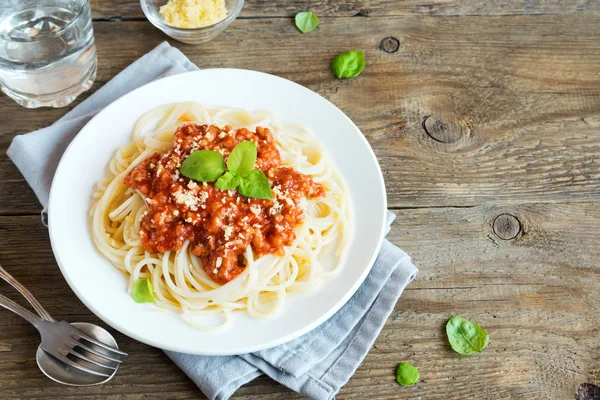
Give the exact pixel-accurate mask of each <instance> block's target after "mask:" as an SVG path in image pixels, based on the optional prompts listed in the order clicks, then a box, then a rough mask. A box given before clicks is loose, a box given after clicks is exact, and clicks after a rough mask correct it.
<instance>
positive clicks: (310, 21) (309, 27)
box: [294, 11, 320, 33]
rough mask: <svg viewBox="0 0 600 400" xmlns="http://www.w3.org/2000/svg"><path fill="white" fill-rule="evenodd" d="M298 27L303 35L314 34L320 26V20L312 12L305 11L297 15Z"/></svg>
mask: <svg viewBox="0 0 600 400" xmlns="http://www.w3.org/2000/svg"><path fill="white" fill-rule="evenodd" d="M294 20H295V22H296V27H298V29H300V31H301V32H302V33H308V32H312V31H314V30H315V29H317V26H319V22H320V21H319V18H318V17H317V16H316V15H315V14H313V12H312V11H304V12H301V13H298V14H296V17H295V18H294Z"/></svg>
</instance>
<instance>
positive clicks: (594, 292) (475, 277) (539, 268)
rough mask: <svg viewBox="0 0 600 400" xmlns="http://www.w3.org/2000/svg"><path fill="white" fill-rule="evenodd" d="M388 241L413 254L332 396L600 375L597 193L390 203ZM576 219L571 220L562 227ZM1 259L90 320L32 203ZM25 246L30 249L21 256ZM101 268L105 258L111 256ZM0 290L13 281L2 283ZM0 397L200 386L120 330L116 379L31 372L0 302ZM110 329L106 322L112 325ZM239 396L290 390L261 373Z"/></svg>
mask: <svg viewBox="0 0 600 400" xmlns="http://www.w3.org/2000/svg"><path fill="white" fill-rule="evenodd" d="M503 213H509V214H511V215H514V216H515V217H517V218H518V219H519V221H520V222H521V224H522V227H523V229H522V231H521V233H520V234H519V236H517V238H515V239H514V240H510V241H505V240H500V239H498V238H497V237H496V236H495V235H494V233H493V229H492V223H493V221H494V219H495V217H496V216H498V215H500V214H503ZM396 215H397V219H396V222H395V223H394V225H393V228H392V231H391V233H390V235H389V238H390V240H391V241H392V242H393V243H395V244H397V245H399V246H401V247H402V248H403V249H404V250H406V251H407V252H408V253H409V254H411V255H412V257H413V261H414V262H415V263H416V264H417V265H418V266H419V267H420V275H419V278H418V280H417V281H415V282H414V283H412V284H411V285H410V286H409V288H408V289H407V290H406V291H405V293H404V294H403V296H402V297H401V299H400V301H399V303H398V304H397V306H396V309H395V311H394V312H393V314H392V316H391V317H390V319H389V320H388V322H387V324H386V325H385V327H384V329H383V331H382V333H381V335H380V336H379V338H378V339H377V341H376V343H375V345H374V347H373V348H372V350H371V352H370V353H369V354H368V356H367V358H366V359H365V361H364V362H363V364H362V365H361V367H360V368H359V370H358V371H357V372H356V374H355V375H354V376H353V377H352V378H351V379H350V381H349V382H348V384H347V385H346V386H345V387H344V388H343V389H342V391H341V393H340V394H339V396H338V397H339V398H341V399H364V398H365V397H364V396H365V393H366V391H367V390H368V392H369V398H372V399H381V400H383V399H391V398H420V399H471V398H478V399H490V400H492V399H509V398H510V399H540V400H541V399H567V398H572V396H573V393H574V391H575V389H576V388H577V386H579V384H580V383H581V382H584V381H598V380H600V368H599V365H600V363H599V361H600V353H599V350H600V345H599V343H598V340H597V333H596V332H597V331H598V330H599V329H600V318H599V317H598V315H600V279H599V278H600V268H599V267H598V263H597V260H598V258H599V257H600V248H599V247H598V246H597V233H598V232H599V231H600V210H599V209H598V207H597V204H595V203H578V204H561V205H557V204H522V205H518V206H488V205H486V206H478V207H471V208H443V209H414V210H398V211H396ZM565 226H572V227H575V226H576V229H575V228H574V229H564V227H565ZM0 243H4V244H7V245H3V246H2V247H1V248H0V262H1V263H2V264H3V265H4V266H5V267H6V269H7V270H8V271H9V272H10V273H11V274H13V275H14V276H15V277H16V278H17V279H19V280H20V281H21V282H23V283H24V284H25V285H27V286H28V287H29V288H30V289H31V291H32V292H33V293H34V294H35V295H36V296H38V297H39V299H40V301H41V302H42V303H43V304H44V305H45V306H46V308H47V309H48V311H49V312H50V313H52V314H54V315H55V316H56V317H58V318H65V319H68V320H71V321H86V322H99V321H98V319H97V318H96V317H94V316H93V315H92V314H91V313H90V312H89V311H88V310H87V309H86V308H85V307H84V306H83V304H82V303H81V302H79V300H78V299H77V298H76V297H75V295H74V294H73V293H72V292H71V290H70V289H69V287H68V286H67V284H66V282H65V281H64V279H63V278H62V277H61V275H60V272H59V271H58V268H57V266H56V264H55V262H54V259H53V257H52V253H51V250H50V245H49V242H48V237H47V231H46V229H45V228H44V227H42V226H41V225H40V224H39V220H38V218H37V217H36V216H29V217H14V216H13V217H0ZM24 252H27V254H29V257H27V258H24V257H23V253H24ZM107 267H108V266H107ZM0 291H2V292H3V293H10V295H11V297H13V298H17V297H16V294H15V292H14V291H12V290H9V289H8V287H7V285H6V284H4V283H0ZM454 314H460V315H463V316H465V317H467V318H469V319H472V320H474V321H477V322H478V323H479V324H481V326H483V327H484V328H486V329H487V330H488V332H489V334H490V345H489V347H488V348H487V349H486V350H485V351H484V352H482V353H481V354H478V355H474V356H471V357H461V356H459V355H457V354H456V353H453V352H452V350H451V349H450V347H449V345H448V344H447V342H446V339H445V333H444V326H445V323H446V321H447V320H448V318H449V317H450V316H451V315H454ZM0 332H2V334H1V335H0V338H1V339H0V348H7V347H10V348H11V351H10V352H0V387H2V389H3V391H2V393H3V394H2V398H3V399H5V398H7V399H12V398H27V399H33V398H40V399H48V398H65V399H71V398H73V399H74V398H78V399H100V398H102V399H104V398H119V399H141V398H185V399H187V398H198V397H199V394H198V393H199V392H198V389H197V388H196V387H195V386H194V385H193V384H192V383H191V382H190V381H188V380H187V379H186V378H185V376H184V375H183V373H181V372H180V371H178V370H177V368H176V367H175V366H174V365H172V364H171V363H170V362H169V360H168V359H167V358H166V357H165V356H164V355H163V354H162V353H161V352H160V351H159V350H156V349H153V348H150V347H148V346H145V345H143V344H140V343H137V342H135V341H133V340H131V339H129V338H127V337H125V336H123V335H120V334H118V333H117V334H116V335H117V340H118V341H119V343H120V344H122V347H123V348H124V349H126V350H127V351H129V353H130V354H131V356H130V357H129V358H128V360H127V361H126V363H125V364H124V365H123V368H122V370H121V371H120V372H119V374H118V375H117V377H116V378H115V380H114V381H112V382H110V383H108V384H106V385H104V386H102V387H96V388H94V387H92V388H78V389H73V388H64V387H60V386H57V385H54V384H52V383H51V382H50V381H48V380H47V379H45V378H43V377H42V375H41V373H39V372H38V371H37V367H36V365H35V362H34V359H33V356H34V350H35V346H36V345H37V340H38V338H37V335H36V334H35V331H34V330H33V328H31V327H30V326H28V325H27V323H26V322H24V321H22V320H20V319H19V318H18V317H16V316H14V315H13V314H9V313H7V312H4V311H2V312H0ZM113 332H114V331H113ZM399 361H408V362H411V363H412V364H414V365H416V366H418V367H419V369H420V372H421V378H422V381H421V383H419V384H418V385H416V386H412V387H406V388H401V387H400V386H398V384H397V383H396V382H395V380H394V373H393V371H394V367H395V365H396V364H397V363H398V362H399ZM234 398H238V399H263V398H264V399H283V398H292V399H295V398H300V397H299V396H296V395H293V394H292V393H291V392H289V391H288V390H287V389H285V388H284V387H281V386H279V385H275V384H273V383H271V382H270V381H269V380H268V379H266V378H261V379H259V380H257V381H256V382H253V383H251V384H249V385H248V386H245V387H243V388H242V389H241V390H240V391H239V392H238V394H237V395H236V396H235V397H234Z"/></svg>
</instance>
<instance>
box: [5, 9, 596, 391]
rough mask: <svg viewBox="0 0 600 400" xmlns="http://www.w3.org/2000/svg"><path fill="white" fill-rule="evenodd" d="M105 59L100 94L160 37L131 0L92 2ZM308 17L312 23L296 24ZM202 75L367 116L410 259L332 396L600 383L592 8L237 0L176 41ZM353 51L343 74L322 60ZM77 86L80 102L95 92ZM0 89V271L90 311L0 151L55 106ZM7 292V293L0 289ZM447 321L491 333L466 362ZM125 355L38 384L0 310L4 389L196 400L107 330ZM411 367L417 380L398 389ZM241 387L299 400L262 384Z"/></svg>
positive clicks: (168, 371) (20, 331)
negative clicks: (80, 383) (227, 13)
mask: <svg viewBox="0 0 600 400" xmlns="http://www.w3.org/2000/svg"><path fill="white" fill-rule="evenodd" d="M91 3H92V9H93V16H94V21H95V22H94V30H95V33H96V43H97V47H98V57H99V60H100V65H99V71H98V78H97V80H96V83H95V85H94V90H95V89H97V88H99V87H101V86H102V85H104V84H105V83H106V82H107V81H108V80H109V79H111V78H112V77H113V76H115V74H117V73H118V72H119V71H121V70H122V69H123V68H124V67H126V66H127V65H128V64H130V63H131V62H132V61H134V60H135V59H137V58H138V57H140V56H141V55H142V54H144V53H146V52H147V51H149V50H151V49H152V48H153V47H155V46H156V45H157V44H159V43H160V42H161V41H163V40H165V39H166V37H165V36H164V35H163V34H162V33H161V32H160V31H158V30H157V29H155V28H154V27H153V26H152V25H151V24H150V23H149V22H148V21H147V20H146V19H145V18H144V16H143V14H142V12H141V10H140V8H139V2H138V1H136V0H124V1H118V0H92V2H91ZM309 8H310V9H312V10H313V11H314V12H315V13H316V14H317V15H318V16H320V17H321V26H320V27H319V29H318V30H317V31H315V32H313V33H310V34H306V35H302V34H300V32H298V31H297V29H296V27H295V26H294V24H293V22H292V16H293V15H295V13H296V12H298V11H303V10H307V9H309ZM171 44H173V45H175V46H177V47H179V48H180V49H181V50H182V51H183V52H184V53H185V54H186V55H187V56H188V57H189V58H190V59H191V60H192V61H194V62H195V63H196V64H197V65H198V66H200V67H201V68H211V67H232V68H247V69H254V70H258V71H264V72H268V73H271V74H275V75H279V76H282V77H285V78H288V79H291V80H293V81H296V82H298V83H300V84H302V85H305V86H306V87H308V88H310V89H312V90H314V91H316V92H317V93H319V94H321V95H323V96H325V97H326V98H328V99H329V100H331V101H332V102H333V103H335V104H336V105H338V106H339V107H340V108H341V109H342V110H343V111H344V112H346V113H347V114H348V115H349V116H350V118H352V120H354V121H355V122H356V124H357V125H358V126H359V127H360V128H361V130H362V131H363V132H364V134H365V136H366V137H367V139H368V140H369V142H370V143H371V145H372V146H373V148H374V150H375V152H376V154H377V156H378V158H379V161H380V163H381V166H382V169H383V172H384V175H385V179H386V183H387V190H388V201H389V206H390V208H391V209H392V210H393V212H394V213H395V214H396V215H397V219H396V223H395V224H394V226H393V229H392V232H391V234H390V235H389V237H390V239H391V240H392V241H393V242H394V243H396V244H397V245H399V246H401V247H402V248H403V249H405V250H406V251H407V252H408V253H409V254H411V255H412V257H413V260H414V262H415V264H416V265H417V266H418V267H419V268H420V274H419V277H418V280H417V281H415V282H414V283H412V284H411V285H410V287H409V288H408V289H407V290H406V291H405V293H404V294H403V296H402V298H401V300H400V301H399V302H398V304H397V306H396V309H395V311H394V313H393V314H392V316H391V317H390V319H389V321H388V322H387V324H386V325H385V327H384V329H383V331H382V332H381V334H380V336H379V338H378V339H377V341H376V343H375V345H374V347H373V348H372V349H371V352H370V353H369V355H368V356H367V358H366V359H365V360H364V362H363V363H362V366H361V367H360V368H359V369H358V371H357V372H356V374H355V375H354V376H353V377H352V379H350V381H349V382H348V384H347V385H346V386H345V387H344V388H343V389H342V391H341V392H340V394H339V398H340V399H365V398H369V399H391V398H398V399H414V398H419V399H494V400H495V399H504V398H511V399H569V398H572V397H573V395H574V391H575V389H576V388H577V386H578V385H579V384H580V383H582V382H586V381H591V382H595V383H600V367H599V366H600V338H599V335H600V334H599V331H600V261H599V260H600V245H599V244H598V242H599V236H600V2H598V1H595V0H578V1H576V2H575V1H563V2H560V1H557V0H548V1H543V0H541V1H530V0H513V1H508V0H507V1H493V2H491V1H486V0H433V1H427V2H425V1H420V0H397V1H395V0H345V1H342V0H336V1H334V0H332V1H300V0H293V1H285V0H274V1H273V0H248V1H247V4H246V6H245V8H244V10H243V12H242V14H241V15H240V17H239V18H238V20H236V21H235V22H234V23H233V24H232V25H231V26H230V28H229V29H228V30H227V31H226V32H225V33H224V34H223V35H222V36H220V37H219V38H218V39H216V40H215V41H213V42H210V43H207V44H204V45H201V46H191V45H183V44H179V43H176V42H173V41H171ZM351 49H361V50H364V52H365V54H366V57H367V68H366V69H365V71H364V72H363V74H362V75H361V76H360V77H358V78H357V79H353V80H345V81H342V80H338V79H335V78H334V77H333V76H332V75H331V73H330V72H329V62H330V60H331V59H332V57H333V56H334V55H336V54H337V53H340V52H342V51H346V50H351ZM87 95H88V94H86V95H84V96H82V97H81V99H79V100H78V101H80V100H82V99H84V98H85V97H87ZM66 111H67V110H66V109H57V110H54V109H42V110H26V109H23V108H21V107H19V106H17V105H16V104H14V103H13V102H12V101H10V100H9V99H8V98H7V97H5V96H0V150H1V151H0V264H2V265H3V266H4V267H5V268H6V269H7V270H9V271H10V272H11V273H13V274H14V276H15V277H16V278H17V279H19V280H20V281H21V282H23V283H24V284H25V285H27V286H28V287H29V288H30V289H31V290H32V291H33V293H35V294H36V295H37V296H38V297H39V299H40V300H41V302H42V303H43V304H44V305H46V307H47V308H48V310H49V311H50V313H52V314H54V315H55V316H56V317H57V318H64V319H67V320H70V321H92V322H98V319H97V318H96V317H95V316H94V315H92V314H91V313H90V311H89V310H88V309H86V308H85V307H84V306H83V304H82V303H81V302H80V301H79V300H78V299H77V298H76V297H75V295H74V294H73V293H72V292H71V290H70V288H69V287H68V285H67V284H66V282H65V281H64V279H63V278H62V276H61V274H60V272H59V271H58V267H57V265H56V262H55V261H54V258H53V256H52V251H51V250H50V243H49V240H48V233H47V231H46V228H44V227H43V226H42V225H41V224H40V217H39V213H40V209H41V207H40V205H39V204H38V202H37V200H36V198H35V196H34V194H33V192H32V191H31V189H30V188H29V187H28V185H27V183H26V182H25V181H24V180H23V178H22V177H21V174H20V173H19V171H18V170H17V169H16V167H15V166H14V165H13V164H12V162H11V161H10V160H9V159H8V158H7V157H6V155H5V151H6V149H7V148H8V146H9V144H10V141H11V139H12V138H13V137H14V136H15V135H18V134H22V133H25V132H28V131H31V130H34V129H37V128H40V127H43V126H46V125H48V124H50V123H52V122H53V121H55V120H56V119H58V118H59V117H60V116H62V115H63V114H65V112H66ZM0 292H2V293H8V294H10V295H11V296H13V297H15V298H16V295H15V292H14V291H13V290H11V289H10V288H9V287H8V285H7V284H5V283H4V282H0ZM454 314H460V315H463V316H465V317H467V318H469V319H472V320H474V321H477V322H479V323H480V324H481V325H482V326H483V327H485V328H486V329H487V330H488V331H489V333H490V338H491V339H490V345H489V347H488V349H487V350H485V351H484V352H483V353H481V354H478V355H474V356H471V357H461V356H459V355H458V354H456V353H454V352H452V350H451V349H450V347H449V345H448V344H447V341H446V338H445V333H444V326H445V323H446V321H447V320H448V318H449V317H450V316H452V315H454ZM116 336H117V340H118V341H119V343H121V344H122V346H123V347H124V348H126V349H127V350H129V352H130V353H131V356H130V357H129V358H128V360H127V362H126V363H125V364H124V365H123V368H122V369H121V371H120V372H119V374H118V375H117V377H116V378H115V379H114V380H113V381H111V382H110V383H109V384H106V385H104V386H101V387H91V388H68V387H63V386H59V385H56V384H54V383H52V382H51V381H49V380H48V379H46V378H45V377H43V375H42V374H41V373H40V372H39V371H38V369H37V366H36V364H35V360H34V354H35V348H36V346H37V343H38V336H37V334H36V333H35V330H34V329H33V328H32V327H31V326H29V325H27V323H26V322H25V321H23V320H21V319H20V318H19V317H17V316H15V315H13V314H10V313H8V312H4V311H2V312H0V398H2V399H12V398H23V399H32V398H61V399H86V398H93V399H106V398H118V399H141V398H144V399H149V398H156V399H164V398H178V399H183V398H199V397H200V398H202V395H201V393H200V392H199V390H198V389H197V388H196V386H195V385H194V384H193V383H192V382H191V381H190V380H189V379H188V378H187V377H186V376H185V375H184V374H183V373H182V372H181V371H180V370H179V369H178V368H177V367H175V366H174V365H173V364H172V363H171V362H170V361H169V360H168V359H167V358H166V357H165V355H164V354H163V353H162V352H161V351H160V350H157V349H154V348H151V347H148V346H146V345H143V344H140V343H137V342H135V341H133V340H131V339H128V338H127V337H125V336H123V335H121V334H118V333H117V334H116ZM399 361H408V362H411V363H413V364H415V365H416V366H418V367H419V369H420V371H421V377H422V380H421V382H420V383H419V384H418V385H415V386H412V387H405V388H403V387H400V386H399V385H398V384H397V383H396V382H395V379H394V373H393V371H394V367H395V365H396V364H397V363H398V362H399ZM235 397H236V398H238V399H290V398H300V396H298V395H295V394H293V393H292V392H290V391H289V390H288V389H286V388H284V387H282V386H280V385H278V384H276V383H274V382H273V381H271V380H269V379H268V378H259V379H257V380H255V381H254V382H252V383H251V384H249V385H247V386H245V387H243V388H242V389H240V390H239V391H238V393H237V394H236V396H235Z"/></svg>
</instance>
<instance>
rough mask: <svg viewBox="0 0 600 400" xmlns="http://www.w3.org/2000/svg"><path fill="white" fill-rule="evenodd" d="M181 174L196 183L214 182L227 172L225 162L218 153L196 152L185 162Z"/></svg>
mask: <svg viewBox="0 0 600 400" xmlns="http://www.w3.org/2000/svg"><path fill="white" fill-rule="evenodd" d="M179 172H181V175H183V176H185V177H187V178H190V179H194V180H196V181H200V182H214V181H216V180H217V179H218V178H219V177H220V176H221V175H223V172H225V161H224V160H223V156H222V155H221V153H219V152H218V151H213V150H199V151H194V152H193V153H192V154H190V155H189V156H188V157H187V158H186V159H185V160H184V161H183V163H182V164H181V167H180V168H179Z"/></svg>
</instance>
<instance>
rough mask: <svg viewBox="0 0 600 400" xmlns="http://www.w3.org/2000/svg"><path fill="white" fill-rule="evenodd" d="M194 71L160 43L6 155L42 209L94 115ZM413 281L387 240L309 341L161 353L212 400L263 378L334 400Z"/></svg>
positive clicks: (407, 264)
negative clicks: (230, 352) (238, 350)
mask: <svg viewBox="0 0 600 400" xmlns="http://www.w3.org/2000/svg"><path fill="white" fill-rule="evenodd" d="M196 69H198V67H196V66H195V65H194V64H192V63H191V62H190V60H188V59H187V57H185V56H184V55H183V54H182V53H181V52H180V51H179V50H177V49H175V48H173V47H171V46H170V45H169V44H168V43H166V42H164V43H162V44H160V45H159V46H158V47H156V48H155V49H154V50H152V51H151V52H150V53H148V54H146V55H144V56H143V57H142V58H140V59H139V60H137V61H136V62H134V63H133V64H131V65H130V66H129V67H127V68H126V69H125V70H123V71H122V72H121V73H120V74H118V75H117V76H116V77H115V78H114V79H112V80H111V81H110V82H108V83H107V84H106V85H104V87H102V88H101V89H99V90H98V91H96V92H95V93H94V94H93V95H91V96H90V97H89V98H88V99H87V100H85V101H84V102H82V103H81V104H80V105H78V106H77V107H75V108H74V109H73V110H72V111H71V112H69V113H67V114H66V115H65V116H64V117H62V118H61V119H59V120H58V121H57V122H55V123H54V124H53V125H51V126H49V127H46V128H43V129H40V130H37V131H35V132H31V133H28V134H25V135H20V136H17V137H15V138H14V139H13V142H12V144H11V146H10V147H9V149H8V151H7V154H8V156H9V157H10V158H11V159H12V161H13V162H14V163H15V165H16V166H17V167H18V168H19V170H20V171H21V173H22V174H23V176H24V177H25V179H26V180H27V182H28V183H29V185H30V186H31V187H32V189H33V191H34V192H35V194H36V196H37V197H38V199H39V200H40V203H42V205H43V206H44V207H46V205H47V203H48V195H49V192H50V185H51V183H52V177H53V175H54V171H55V169H56V166H57V165H58V162H59V160H60V158H61V156H62V154H63V152H64V150H65V149H66V147H67V145H68V144H69V143H70V141H71V140H72V139H73V137H74V136H75V135H76V134H77V133H78V132H79V130H80V129H81V128H82V127H83V126H84V125H85V124H86V123H87V122H88V121H89V120H90V119H91V118H92V117H93V116H94V115H95V114H96V113H97V112H98V111H100V110H101V109H102V108H104V107H105V106H107V105H108V104H110V103H111V102H113V101H114V100H116V99H118V98H119V97H121V96H122V95H124V94H125V93H127V92H129V91H131V90H133V89H135V88H137V87H139V86H141V85H144V84H146V83H149V82H151V81H153V80H155V79H158V78H161V77H163V76H167V75H173V74H177V73H181V72H185V71H192V70H196ZM393 219H394V214H392V213H390V212H388V221H387V224H388V231H389V226H390V224H391V223H392V221H393ZM416 274H417V269H416V267H415V266H414V265H413V264H412V263H411V261H410V257H409V256H408V255H406V253H404V252H403V251H402V250H400V249H399V248H398V247H396V246H394V245H392V244H391V243H390V242H388V241H387V240H384V242H383V245H382V247H381V249H380V251H379V254H378V256H377V260H376V261H375V264H374V265H373V268H372V270H371V272H370V273H369V275H368V277H367V278H366V280H365V281H364V283H363V284H362V286H361V287H360V288H359V290H358V291H357V292H356V293H355V294H354V296H353V297H352V298H351V299H350V300H349V301H348V302H347V303H346V304H345V305H344V307H342V308H341V309H340V310H339V311H338V312H337V313H336V314H335V315H334V316H332V317H331V318H330V319H329V320H327V321H326V322H324V323H323V324H321V325H320V326H319V327H317V328H315V329H314V330H313V331H311V332H309V333H307V334H306V335H304V336H301V337H299V338H297V339H295V340H292V341H290V342H288V343H284V344H282V345H280V346H277V347H274V348H271V349H268V350H263V351H259V352H256V353H251V354H242V355H238V356H226V357H209V356H195V355H189V354H181V353H174V352H169V351H167V352H166V353H167V355H168V356H169V357H170V358H171V359H172V360H173V361H174V362H175V363H176V364H177V365H178V366H179V367H180V368H181V369H182V370H183V371H184V372H185V373H186V374H187V375H188V376H189V377H190V378H191V379H192V380H193V381H194V382H195V383H196V384H197V385H198V387H199V388H200V390H202V392H204V394H205V395H206V396H207V397H208V398H210V399H228V398H229V397H230V396H231V395H232V394H233V393H234V392H235V391H236V390H237V389H238V388H239V387H240V386H242V385H243V384H245V383H247V382H249V381H251V380H252V379H254V378H256V377H257V376H259V375H261V374H263V373H264V374H267V375H268V376H270V377H271V378H273V379H275V380H276V381H278V382H280V383H282V384H283V385H285V386H287V387H289V388H291V389H293V390H295V391H297V392H300V393H304V394H305V395H306V396H308V397H310V398H312V399H318V400H321V399H323V400H325V399H331V398H333V397H334V396H335V394H336V393H337V392H338V391H339V389H340V388H341V387H342V386H343V385H344V384H345V383H346V382H347V381H348V379H349V378H350V377H351V376H352V374H353V373H354V371H356V369H357V368H358V366H359V365H360V363H361V362H362V360H363V359H364V357H365V355H366V354H367V352H368V351H369V349H370V347H371V345H372V344H373V342H374V341H375V339H376V338H377V335H378V334H379V332H380V331H381V328H382V327H383V325H384V324H385V321H386V320H387V318H388V316H389V315H390V313H391V312H392V310H393V309H394V306H395V304H396V302H397V300H398V298H399V297H400V294H402V291H403V290H404V288H405V287H406V285H408V284H409V283H410V282H411V281H412V280H413V279H414V278H415V276H416ZM390 379H392V378H391V377H390Z"/></svg>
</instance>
